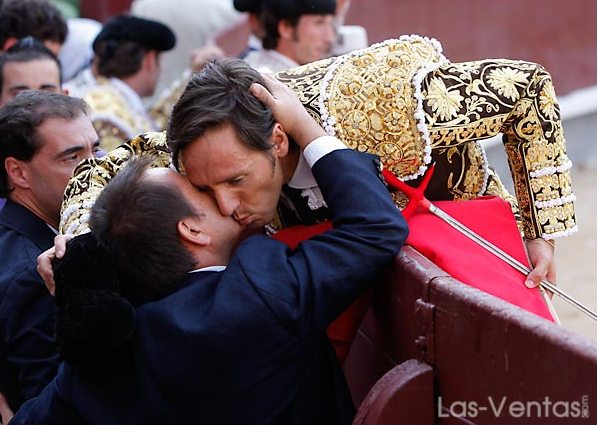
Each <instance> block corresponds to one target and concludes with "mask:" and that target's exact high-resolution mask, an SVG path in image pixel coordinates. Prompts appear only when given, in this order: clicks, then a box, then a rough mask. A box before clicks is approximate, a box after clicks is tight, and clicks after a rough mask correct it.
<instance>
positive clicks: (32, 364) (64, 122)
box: [0, 91, 97, 407]
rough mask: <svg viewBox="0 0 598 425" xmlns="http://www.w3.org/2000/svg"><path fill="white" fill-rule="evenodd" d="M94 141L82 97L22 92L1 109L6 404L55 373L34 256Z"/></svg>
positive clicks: (1, 336) (1, 358)
mask: <svg viewBox="0 0 598 425" xmlns="http://www.w3.org/2000/svg"><path fill="white" fill-rule="evenodd" d="M96 147H97V135H96V133H95V130H94V129H93V127H92V125H91V121H90V120H89V118H87V116H86V106H85V103H84V102H82V101H81V100H78V99H73V98H69V97H67V96H64V95H61V94H55V93H49V92H42V91H39V92H36V91H28V92H24V93H21V94H20V95H18V96H17V97H16V98H15V99H13V100H12V101H10V102H8V103H7V104H6V105H4V106H3V107H2V108H0V161H1V163H2V167H1V168H0V197H2V198H6V204H5V205H4V207H3V208H2V209H1V210H0V253H1V255H0V387H1V389H2V392H4V393H5V395H6V397H7V398H8V400H9V401H10V402H11V403H12V405H13V406H17V407H18V406H19V405H20V404H21V403H22V402H23V401H24V400H27V399H29V398H31V397H33V396H35V395H37V394H38V393H39V392H40V391H41V390H42V389H43V388H44V386H45V385H46V384H47V383H48V382H50V380H51V379H52V378H53V377H54V375H55V374H56V369H57V367H58V363H59V358H58V355H57V354H56V349H55V347H54V338H53V314H54V306H53V300H52V297H50V296H49V295H48V292H47V291H46V289H45V287H44V282H43V281H42V279H41V278H40V276H39V275H38V273H37V271H36V262H35V260H36V258H37V256H38V255H39V254H40V253H41V252H42V251H44V250H46V249H48V248H49V247H51V246H52V244H53V240H54V236H55V235H56V233H57V231H56V229H57V228H58V221H59V214H60V204H61V202H62V194H63V192H64V188H65V187H66V184H67V181H68V179H69V178H70V177H71V174H72V172H73V169H74V168H75V166H76V165H77V163H78V162H79V161H80V160H81V159H83V158H88V157H91V156H92V155H93V151H94V149H95V148H96Z"/></svg>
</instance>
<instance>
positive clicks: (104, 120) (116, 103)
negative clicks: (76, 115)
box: [83, 78, 153, 151]
mask: <svg viewBox="0 0 598 425" xmlns="http://www.w3.org/2000/svg"><path fill="white" fill-rule="evenodd" d="M97 82H98V84H97V86H95V87H93V88H92V89H91V90H89V91H88V92H87V93H85V94H84V95H83V100H85V102H87V104H88V105H89V109H90V110H91V115H90V118H91V120H92V122H93V126H94V128H95V129H96V131H97V132H98V136H99V137H100V146H101V147H102V149H104V150H105V151H111V150H113V149H115V148H116V147H118V146H119V145H120V144H121V143H123V142H124V141H126V140H127V139H129V138H131V137H135V136H137V135H138V134H142V133H145V132H148V131H150V130H152V129H153V124H152V123H151V122H150V121H149V120H148V119H147V118H146V117H144V116H142V115H140V114H138V113H136V112H134V111H133V110H131V107H130V106H129V104H128V103H127V101H126V100H125V98H124V97H123V95H121V94H120V92H119V91H118V90H117V89H116V88H115V87H113V86H112V85H111V84H110V80H107V79H105V78H98V80H97Z"/></svg>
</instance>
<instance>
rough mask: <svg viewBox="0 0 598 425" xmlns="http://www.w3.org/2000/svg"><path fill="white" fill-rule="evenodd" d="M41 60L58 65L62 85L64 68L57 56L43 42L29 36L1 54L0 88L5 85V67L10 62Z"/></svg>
mask: <svg viewBox="0 0 598 425" xmlns="http://www.w3.org/2000/svg"><path fill="white" fill-rule="evenodd" d="M40 59H49V60H52V61H54V63H56V66H57V67H58V76H59V79H60V85H62V67H61V66H60V61H59V60H58V58H57V57H56V55H55V54H54V53H52V51H51V50H50V49H48V48H47V47H46V46H44V44H43V43H42V42H41V41H39V40H36V39H35V38H33V37H30V36H28V37H25V38H22V39H20V40H19V41H17V42H16V43H15V44H13V45H12V46H11V47H10V48H9V49H8V50H7V51H6V52H4V53H2V54H0V88H1V87H2V85H3V84H4V65H6V64H7V63H10V62H31V61H34V60H40Z"/></svg>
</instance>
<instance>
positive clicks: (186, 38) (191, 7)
mask: <svg viewBox="0 0 598 425" xmlns="http://www.w3.org/2000/svg"><path fill="white" fill-rule="evenodd" d="M131 13H132V14H133V15H135V16H139V17H142V18H146V19H152V20H156V21H159V22H162V23H164V24H166V25H168V26H169V27H170V28H171V29H172V30H173V32H174V33H175V35H176V39H177V44H176V46H175V47H174V48H173V49H172V50H170V51H168V52H166V53H164V55H162V57H161V59H160V67H161V69H162V72H161V74H160V78H159V79H158V84H157V86H156V92H155V95H154V96H153V97H152V98H151V99H148V103H149V104H155V103H157V102H159V99H160V97H164V96H168V95H169V94H170V91H171V89H172V85H173V83H174V84H176V83H177V79H179V78H181V76H182V75H183V73H184V72H185V70H188V69H189V67H190V63H189V61H190V59H191V57H192V55H193V53H194V52H195V51H196V50H197V49H199V48H202V47H204V46H209V45H213V42H214V40H215V38H216V37H217V35H218V34H219V33H222V32H224V31H226V30H227V29H229V28H230V27H233V26H234V25H236V24H237V23H238V22H239V21H240V20H241V19H242V15H241V14H240V13H238V12H237V11H235V10H234V8H233V5H232V2H231V1H230V0H177V1H176V7H175V6H174V5H173V2H172V1H169V0H135V1H134V2H133V3H132V4H131ZM186 80H187V78H184V81H185V83H186Z"/></svg>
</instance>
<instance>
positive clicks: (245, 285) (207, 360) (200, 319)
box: [11, 85, 407, 424]
mask: <svg viewBox="0 0 598 425" xmlns="http://www.w3.org/2000/svg"><path fill="white" fill-rule="evenodd" d="M283 87H284V86H283ZM283 87H281V86H280V85H278V86H275V87H274V96H270V95H269V94H268V93H267V92H266V91H265V90H263V88H259V87H258V88H257V90H256V94H257V95H258V96H259V97H260V99H261V100H262V101H264V102H265V103H266V104H267V105H269V106H270V107H271V108H272V110H273V111H274V114H275V115H276V118H277V121H278V122H280V123H283V125H285V129H286V131H287V132H288V133H289V134H290V135H292V137H293V138H294V140H295V141H296V142H297V144H298V146H299V148H300V149H301V150H302V151H303V152H304V154H305V156H306V158H308V159H307V163H308V167H310V168H311V170H312V171H313V174H314V176H315V178H316V180H317V182H318V183H319V185H320V188H321V190H322V194H323V196H324V197H325V199H326V202H327V204H328V206H329V208H330V210H331V214H332V221H333V223H334V229H332V230H330V231H328V232H326V233H323V234H321V235H318V236H317V237H314V238H313V239H311V240H309V241H305V242H304V243H302V244H301V245H300V247H299V248H298V249H297V250H295V251H291V250H289V249H288V248H287V247H286V246H285V245H283V244H281V243H280V242H277V241H275V240H272V239H270V238H267V237H264V236H261V235H260V236H253V237H250V238H248V239H246V240H245V241H244V242H242V243H241V244H240V245H239V246H238V248H237V249H236V251H235V253H234V255H233V256H232V257H231V258H230V260H229V256H230V252H231V250H232V247H233V243H234V241H235V239H236V237H238V236H239V234H240V233H241V231H242V230H243V227H244V226H240V225H239V222H238V221H236V220H234V218H233V217H232V216H231V215H226V216H223V215H221V214H220V212H219V210H218V207H217V205H216V203H215V201H214V199H213V197H212V196H210V194H207V193H205V192H203V191H198V190H197V188H196V187H194V186H193V185H192V184H190V183H189V181H188V180H187V179H185V178H183V177H182V176H180V175H178V174H176V173H174V172H172V171H167V170H164V169H162V170H158V169H155V170H151V171H144V167H143V164H142V163H139V162H137V163H134V165H133V166H129V167H127V168H126V169H124V170H123V171H121V172H120V173H119V174H117V175H116V177H114V178H113V179H112V181H111V182H110V184H108V186H107V187H106V188H105V189H104V190H103V191H102V193H101V194H100V196H99V197H98V199H97V201H96V203H95V205H94V206H93V208H92V214H91V228H92V234H93V236H94V238H95V239H96V240H97V241H98V242H99V244H100V245H101V246H102V247H105V248H106V249H107V251H108V252H109V253H110V256H111V258H114V259H115V261H116V263H115V267H116V270H117V271H118V274H119V277H120V279H121V285H122V294H123V295H124V296H125V297H126V298H127V299H128V300H129V301H131V302H132V303H133V304H135V305H136V308H135V326H136V330H135V333H134V334H133V336H132V337H131V338H132V340H131V341H130V344H131V346H132V347H133V348H132V349H131V351H130V352H129V356H130V357H128V358H127V359H126V360H123V363H120V364H114V363H112V364H110V365H108V367H107V368H106V372H104V371H102V372H101V373H95V374H94V373H90V370H89V368H90V367H91V368H97V367H98V365H97V364H93V365H91V366H90V365H86V364H84V363H83V365H81V363H79V366H72V365H71V364H69V362H67V363H65V364H64V366H63V367H62V368H61V370H60V372H59V374H58V376H57V378H56V380H55V381H54V382H53V383H51V384H50V385H48V386H47V387H46V389H45V390H44V391H43V392H42V394H41V395H40V396H39V397H38V398H37V399H35V400H31V401H30V402H28V403H26V404H24V405H23V407H22V408H21V409H20V411H19V412H18V413H17V416H15V417H14V418H13V422H11V423H13V424H20V423H27V424H35V423H44V424H46V423H73V422H75V423H77V422H84V423H98V424H99V423H102V424H104V423H150V422H151V423H198V422H202V423H204V422H205V423H259V424H265V423H301V424H305V423H350V422H351V420H352V415H353V407H352V402H351V399H350V396H349V393H348V389H347V387H346V383H345V382H344V378H343V375H342V372H341V370H340V368H339V365H338V362H337V361H336V358H335V356H334V353H333V351H332V349H331V346H330V343H329V341H328V339H327V338H326V334H325V329H326V326H327V325H328V324H329V323H330V322H331V321H332V320H333V319H334V318H335V317H336V316H337V315H338V314H339V313H340V312H341V311H343V310H344V309H345V308H346V307H347V306H348V305H349V304H350V303H351V302H352V301H354V300H355V299H356V298H357V297H358V296H359V295H360V294H361V293H362V292H363V291H364V290H365V289H366V288H367V287H368V283H371V282H373V281H375V279H376V278H377V277H378V276H379V273H380V272H381V271H382V270H383V269H384V267H385V266H386V265H388V264H390V263H391V261H392V259H393V258H394V257H395V255H396V254H397V253H398V251H399V249H400V247H401V246H402V243H403V242H404V240H405V238H406V236H407V226H406V223H405V221H404V219H403V218H402V215H401V214H400V213H399V211H398V210H397V208H396V206H395V205H394V203H393V202H392V199H391V198H390V196H389V194H388V191H387V190H386V187H385V186H384V184H383V183H382V181H381V180H380V178H379V162H378V161H377V159H376V158H375V157H373V156H371V155H367V154H361V153H358V152H356V151H352V150H349V149H346V148H344V146H343V145H342V144H340V143H338V141H337V140H335V139H334V138H329V137H327V136H325V133H324V131H323V130H322V128H321V127H320V126H319V125H317V124H316V123H315V121H313V119H312V118H311V117H310V116H309V115H308V113H307V112H306V111H305V109H303V107H302V106H301V104H300V103H299V102H298V100H297V99H296V97H294V95H293V94H292V92H290V91H289V90H288V89H284V88H283ZM281 90H282V91H281ZM193 143H196V142H193ZM193 143H192V144H191V145H190V146H193ZM264 159H265V161H266V162H265V163H259V162H257V163H256V162H254V163H252V165H253V166H255V167H262V166H268V167H270V169H271V170H274V169H275V164H274V163H273V162H271V161H270V158H268V157H266V156H264ZM337 170H344V171H345V172H342V173H338V172H337ZM347 170H351V171H350V172H348V171H347ZM274 172H275V171H274ZM241 221H242V220H241ZM158 229H160V230H158ZM159 232H160V233H159ZM162 232H166V233H167V234H170V237H167V235H166V234H164V233H162ZM156 238H158V239H156ZM177 245H178V246H179V248H180V247H182V248H183V249H184V251H185V252H186V255H180V254H177V253H176V252H177V251H176V246H177ZM140 247H143V249H141V248H140ZM173 252H175V254H173ZM67 254H68V250H67ZM190 261H191V263H190ZM192 268H195V269H196V270H194V272H193V273H189V274H187V275H186V276H185V273H182V274H183V279H182V280H181V281H178V282H177V284H176V285H175V286H173V285H172V282H171V279H172V278H173V277H174V275H172V273H173V271H176V270H178V271H181V272H183V271H188V270H189V269H192ZM223 269H224V270H223ZM165 273H170V274H171V276H170V278H168V279H163V276H164V274H165ZM177 273H178V272H177ZM177 273H174V274H177ZM59 282H60V281H59ZM59 285H60V283H59ZM84 285H85V284H84V283H82V286H84ZM57 289H60V286H58V287H57ZM115 368H116V370H117V372H116V373H115V372H114V371H115Z"/></svg>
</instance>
